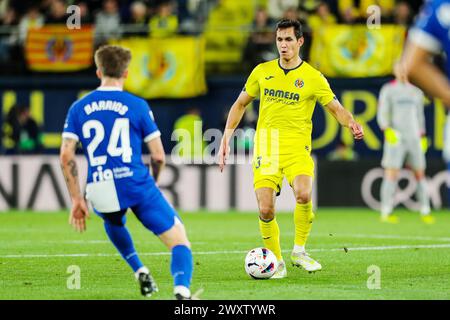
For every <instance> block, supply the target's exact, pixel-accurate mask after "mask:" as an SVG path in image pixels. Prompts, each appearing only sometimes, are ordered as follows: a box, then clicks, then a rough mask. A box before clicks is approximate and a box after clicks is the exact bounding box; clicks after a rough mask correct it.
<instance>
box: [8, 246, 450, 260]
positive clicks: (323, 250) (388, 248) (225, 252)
mask: <svg viewBox="0 0 450 320" xmlns="http://www.w3.org/2000/svg"><path fill="white" fill-rule="evenodd" d="M446 248H450V243H445V244H423V245H421V244H417V245H400V246H378V247H353V248H346V249H347V251H378V250H403V249H446ZM343 250H344V248H333V249H325V248H319V249H310V250H308V251H310V252H327V251H343ZM282 251H283V252H290V250H282ZM245 253H247V252H246V251H241V250H230V251H197V252H196V251H194V252H193V254H194V255H214V254H245ZM170 254H171V253H170V252H144V253H139V255H140V256H166V255H170ZM116 256H119V254H118V253H73V254H8V255H0V259H8V258H84V257H116Z"/></svg>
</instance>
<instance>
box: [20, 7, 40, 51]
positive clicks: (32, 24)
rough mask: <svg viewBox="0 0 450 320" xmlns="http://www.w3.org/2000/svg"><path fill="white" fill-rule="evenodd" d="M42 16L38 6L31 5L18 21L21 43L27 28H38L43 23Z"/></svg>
mask: <svg viewBox="0 0 450 320" xmlns="http://www.w3.org/2000/svg"><path fill="white" fill-rule="evenodd" d="M44 20H45V18H44V16H43V15H42V14H41V13H40V11H39V7H38V6H31V7H30V8H29V9H28V10H27V12H26V13H25V15H24V16H23V17H22V19H21V20H20V23H19V40H20V42H21V43H22V44H24V43H25V40H26V38H27V34H28V30H29V29H33V28H40V27H42V26H43V25H44Z"/></svg>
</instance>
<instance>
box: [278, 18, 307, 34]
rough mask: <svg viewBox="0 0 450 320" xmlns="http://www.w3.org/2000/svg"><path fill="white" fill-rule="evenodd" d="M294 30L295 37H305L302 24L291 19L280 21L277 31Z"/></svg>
mask: <svg viewBox="0 0 450 320" xmlns="http://www.w3.org/2000/svg"><path fill="white" fill-rule="evenodd" d="M291 27H293V28H294V33H295V37H296V38H297V39H299V38H301V37H303V30H302V29H303V28H302V24H301V23H300V21H298V20H291V19H282V20H280V21H278V23H277V30H278V29H287V28H291Z"/></svg>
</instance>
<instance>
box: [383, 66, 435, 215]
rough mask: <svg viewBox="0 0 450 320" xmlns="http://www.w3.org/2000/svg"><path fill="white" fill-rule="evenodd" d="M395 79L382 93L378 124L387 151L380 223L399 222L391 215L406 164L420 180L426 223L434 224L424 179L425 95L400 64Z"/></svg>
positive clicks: (420, 195)
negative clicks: (407, 76)
mask: <svg viewBox="0 0 450 320" xmlns="http://www.w3.org/2000/svg"><path fill="white" fill-rule="evenodd" d="M394 74H395V80H393V81H391V82H389V83H387V84H385V85H384V86H383V87H382V88H381V91H380V98H379V103H378V114H377V122H378V125H379V127H380V129H381V130H382V131H383V132H384V137H385V139H384V149H383V159H382V161H381V166H382V167H383V168H384V178H383V182H382V184H381V221H383V222H391V223H397V222H398V217H397V216H395V215H392V211H393V209H394V199H395V191H396V189H397V180H398V176H399V173H400V170H401V169H402V167H403V164H404V163H405V160H406V162H407V164H408V165H409V166H410V167H411V168H412V170H413V171H414V176H415V178H416V180H417V191H416V196H417V199H418V201H419V204H420V213H421V217H422V220H423V221H424V222H425V223H433V222H434V218H433V217H432V216H431V215H430V199H429V196H428V191H427V185H426V178H425V167H426V162H425V152H426V149H427V147H428V146H427V138H426V136H425V116H424V106H423V101H424V95H423V92H422V90H420V89H419V88H417V87H415V86H413V85H412V84H410V83H408V81H407V78H406V73H405V71H404V69H403V68H402V67H401V64H399V63H397V64H396V65H395V67H394Z"/></svg>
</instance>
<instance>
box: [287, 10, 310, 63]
mask: <svg viewBox="0 0 450 320" xmlns="http://www.w3.org/2000/svg"><path fill="white" fill-rule="evenodd" d="M283 18H285V19H291V20H298V21H300V23H301V24H302V30H303V38H304V39H305V42H304V43H303V46H302V47H301V48H300V57H301V58H302V59H303V60H309V50H310V49H311V43H312V34H311V28H310V26H309V25H308V15H307V13H306V12H304V11H300V10H298V9H297V8H295V7H289V8H287V9H286V10H285V11H284V13H283Z"/></svg>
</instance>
